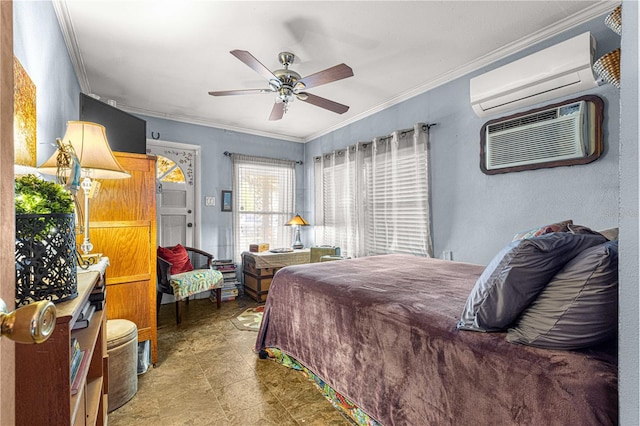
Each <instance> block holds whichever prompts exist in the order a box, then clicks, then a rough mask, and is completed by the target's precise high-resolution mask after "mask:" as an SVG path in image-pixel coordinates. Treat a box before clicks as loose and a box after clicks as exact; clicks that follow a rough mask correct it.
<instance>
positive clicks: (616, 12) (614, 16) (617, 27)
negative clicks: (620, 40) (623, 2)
mask: <svg viewBox="0 0 640 426" xmlns="http://www.w3.org/2000/svg"><path fill="white" fill-rule="evenodd" d="M604 24H605V25H606V26H607V27H609V28H611V29H612V30H613V31H614V32H615V33H616V34H618V35H621V34H622V6H618V7H616V8H615V9H613V11H612V12H611V13H610V14H609V15H607V17H606V18H604Z"/></svg>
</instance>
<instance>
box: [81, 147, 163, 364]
mask: <svg viewBox="0 0 640 426" xmlns="http://www.w3.org/2000/svg"><path fill="white" fill-rule="evenodd" d="M114 154H115V156H116V158H117V159H118V162H119V163H120V165H121V166H122V167H123V168H124V169H125V170H126V171H128V172H129V173H130V174H131V178H129V179H112V180H101V181H100V182H101V184H102V186H101V187H100V191H99V193H98V195H97V197H95V198H93V199H91V206H90V228H91V242H92V243H93V246H94V249H93V251H94V252H95V253H102V254H103V255H105V256H107V257H109V259H110V260H111V266H110V267H109V274H108V276H107V316H108V318H109V319H127V320H129V321H132V322H134V323H135V324H136V326H137V327H138V341H139V342H142V341H145V340H149V341H150V342H151V362H152V363H153V364H155V363H156V362H157V360H158V347H157V346H158V337H157V329H156V178H155V162H156V157H154V156H148V155H144V154H130V153H121V152H115V153H114ZM78 239H79V241H81V239H82V235H79V236H78Z"/></svg>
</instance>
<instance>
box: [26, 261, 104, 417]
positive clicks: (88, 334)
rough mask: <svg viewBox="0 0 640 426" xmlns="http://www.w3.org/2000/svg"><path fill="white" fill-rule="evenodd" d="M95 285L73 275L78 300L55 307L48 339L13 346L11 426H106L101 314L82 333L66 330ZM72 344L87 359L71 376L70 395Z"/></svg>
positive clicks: (93, 277)
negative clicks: (75, 385)
mask: <svg viewBox="0 0 640 426" xmlns="http://www.w3.org/2000/svg"><path fill="white" fill-rule="evenodd" d="M101 281H102V276H101V275H100V273H98V272H86V273H81V274H78V296H77V297H76V298H74V299H72V300H69V301H66V302H61V303H58V304H56V312H57V318H56V326H55V329H54V330H53V333H52V334H51V336H50V337H49V339H48V340H47V341H46V342H44V343H41V344H39V345H25V344H17V345H16V425H25V426H31V425H45V424H46V425H106V424H107V406H108V404H107V403H108V401H107V397H108V396H107V389H108V378H109V358H108V355H107V330H106V315H105V311H104V310H101V311H96V312H95V313H94V314H93V316H92V317H91V321H90V323H89V326H88V327H86V328H82V329H79V330H72V328H73V327H74V325H75V323H76V321H77V320H78V317H79V315H80V311H81V310H82V307H83V306H84V305H85V303H86V302H87V301H88V300H89V295H90V293H91V291H92V290H93V289H94V288H95V287H96V286H98V287H99V285H98V284H101ZM72 338H73V339H77V341H78V342H79V346H80V349H81V350H82V351H84V353H85V355H84V356H85V357H87V362H86V363H83V364H80V368H79V369H78V372H77V373H76V374H78V375H79V377H78V381H79V385H78V390H77V393H74V392H72V389H71V361H70V360H71V354H72V352H73V348H72V346H71V339H72ZM83 365H84V367H83Z"/></svg>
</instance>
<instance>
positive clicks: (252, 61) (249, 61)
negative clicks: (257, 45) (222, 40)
mask: <svg viewBox="0 0 640 426" xmlns="http://www.w3.org/2000/svg"><path fill="white" fill-rule="evenodd" d="M229 53H231V54H232V55H233V56H235V57H236V58H238V59H240V60H241V61H242V62H244V63H245V64H246V65H247V66H248V67H249V68H251V69H252V70H254V71H255V72H257V73H258V74H260V75H261V76H263V77H264V78H266V79H267V80H269V81H272V80H275V81H277V82H279V81H280V80H279V79H278V77H276V76H275V75H274V74H273V73H272V72H271V71H269V68H267V67H265V66H264V65H262V63H261V62H260V61H259V60H257V59H256V58H255V57H254V56H253V55H252V54H251V53H249V52H247V51H246V50H232V51H231V52H229Z"/></svg>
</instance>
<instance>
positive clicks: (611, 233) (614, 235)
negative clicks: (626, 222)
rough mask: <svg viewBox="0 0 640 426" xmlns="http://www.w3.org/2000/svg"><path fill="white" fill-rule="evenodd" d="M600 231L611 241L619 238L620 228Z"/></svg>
mask: <svg viewBox="0 0 640 426" xmlns="http://www.w3.org/2000/svg"><path fill="white" fill-rule="evenodd" d="M599 232H600V233H601V234H602V235H604V237H605V238H606V239H607V240H609V241H613V240H617V239H618V228H609V229H603V230H600V231H599Z"/></svg>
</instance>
